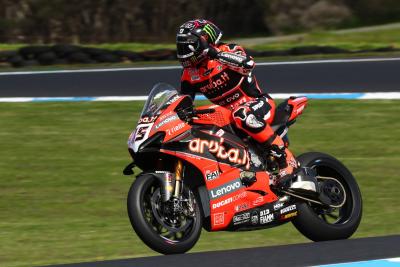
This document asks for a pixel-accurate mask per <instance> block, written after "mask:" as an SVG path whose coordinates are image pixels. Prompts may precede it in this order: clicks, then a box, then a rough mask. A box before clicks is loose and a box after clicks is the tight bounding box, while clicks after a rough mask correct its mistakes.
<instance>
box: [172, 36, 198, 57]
mask: <svg viewBox="0 0 400 267" xmlns="http://www.w3.org/2000/svg"><path fill="white" fill-rule="evenodd" d="M199 46H200V42H199V38H198V37H197V36H195V35H191V34H178V35H177V37H176V48H177V57H178V58H179V59H185V58H189V57H191V56H193V55H195V52H194V51H197V50H198V48H199Z"/></svg>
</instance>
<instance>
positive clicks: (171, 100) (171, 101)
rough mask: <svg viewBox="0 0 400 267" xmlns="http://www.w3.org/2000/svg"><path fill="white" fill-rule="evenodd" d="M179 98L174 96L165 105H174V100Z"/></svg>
mask: <svg viewBox="0 0 400 267" xmlns="http://www.w3.org/2000/svg"><path fill="white" fill-rule="evenodd" d="M179 98H180V96H179V95H176V96H174V97H173V98H172V99H170V100H168V102H167V103H165V104H166V105H171V104H172V103H174V102H175V101H176V100H178V99H179Z"/></svg>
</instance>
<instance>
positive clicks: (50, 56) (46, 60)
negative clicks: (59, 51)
mask: <svg viewBox="0 0 400 267" xmlns="http://www.w3.org/2000/svg"><path fill="white" fill-rule="evenodd" d="M37 60H38V61H39V63H40V64H41V65H52V64H54V62H55V61H56V60H57V55H56V53H54V52H53V51H50V52H46V53H43V54H40V55H38V56H37Z"/></svg>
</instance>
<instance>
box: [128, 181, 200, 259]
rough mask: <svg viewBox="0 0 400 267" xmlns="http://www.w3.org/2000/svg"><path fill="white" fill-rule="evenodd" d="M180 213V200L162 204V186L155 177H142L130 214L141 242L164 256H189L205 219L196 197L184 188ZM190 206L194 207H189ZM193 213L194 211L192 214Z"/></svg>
mask: <svg viewBox="0 0 400 267" xmlns="http://www.w3.org/2000/svg"><path fill="white" fill-rule="evenodd" d="M182 196H183V198H184V201H182V206H181V209H178V210H180V211H181V212H180V213H178V214H177V213H172V212H171V210H175V211H176V210H177V209H176V206H173V205H176V204H177V202H176V201H168V202H162V201H161V193H160V183H159V181H158V180H157V179H156V178H155V177H154V176H153V175H151V174H145V175H140V176H138V178H137V179H136V180H135V181H134V182H133V184H132V186H131V188H130V190H129V194H128V203H127V204H128V214H129V219H130V221H131V224H132V227H133V229H134V230H135V232H136V234H137V235H138V236H139V237H140V239H141V240H142V241H143V242H144V243H145V244H146V245H147V246H149V247H150V248H152V249H153V250H155V251H157V252H159V253H162V254H178V253H185V252H186V251H188V250H189V249H191V248H192V247H193V246H194V245H195V244H196V242H197V240H198V239H199V237H200V233H201V229H202V217H201V213H200V207H199V205H197V203H198V202H197V201H196V199H195V197H194V194H193V193H192V191H190V189H188V188H187V187H186V186H184V187H183V190H182ZM188 203H192V204H190V207H188V205H189V204H188ZM188 210H190V211H188Z"/></svg>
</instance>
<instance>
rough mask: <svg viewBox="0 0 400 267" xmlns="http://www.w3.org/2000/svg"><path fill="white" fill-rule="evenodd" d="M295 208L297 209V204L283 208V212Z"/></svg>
mask: <svg viewBox="0 0 400 267" xmlns="http://www.w3.org/2000/svg"><path fill="white" fill-rule="evenodd" d="M295 209H296V205H291V206H288V207H286V208H283V209H281V214H284V213H287V212H289V211H292V210H295Z"/></svg>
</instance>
